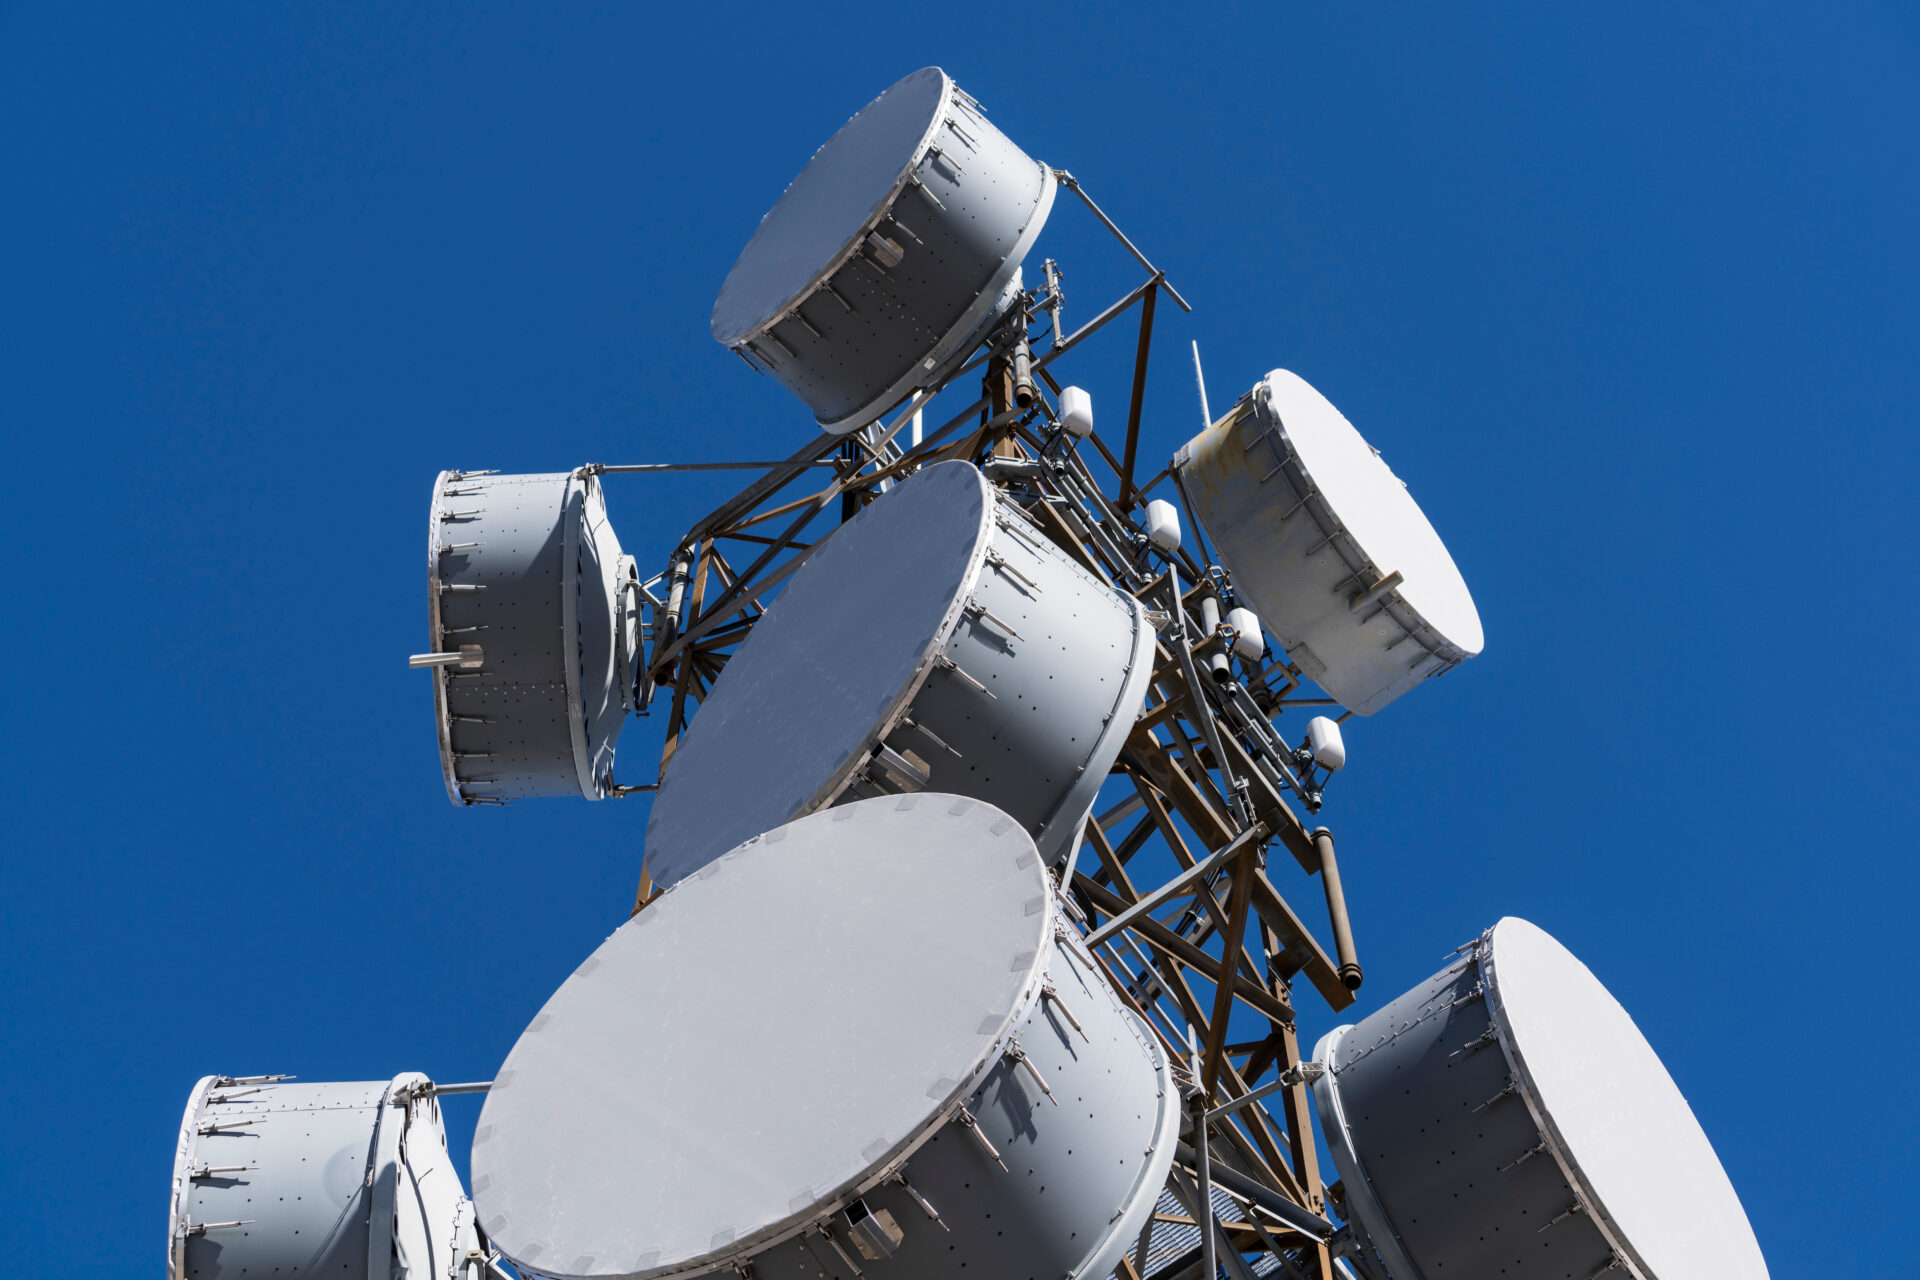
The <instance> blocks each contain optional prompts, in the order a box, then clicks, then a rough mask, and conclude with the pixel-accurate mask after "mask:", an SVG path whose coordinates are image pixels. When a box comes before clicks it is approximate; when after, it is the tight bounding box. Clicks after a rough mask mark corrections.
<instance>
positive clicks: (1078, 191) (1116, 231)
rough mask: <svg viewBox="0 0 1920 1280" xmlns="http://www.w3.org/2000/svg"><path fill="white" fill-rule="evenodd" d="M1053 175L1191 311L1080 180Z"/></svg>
mask: <svg viewBox="0 0 1920 1280" xmlns="http://www.w3.org/2000/svg"><path fill="white" fill-rule="evenodd" d="M1053 176H1054V177H1055V178H1058V179H1059V180H1060V182H1061V184H1062V185H1064V186H1065V187H1066V188H1067V190H1069V191H1071V192H1073V194H1075V195H1077V196H1079V197H1080V200H1081V203H1083V204H1085V205H1086V206H1087V208H1089V209H1091V210H1093V216H1094V217H1096V218H1098V219H1100V222H1101V224H1102V225H1103V226H1105V227H1106V229H1107V230H1109V231H1111V232H1113V238H1114V239H1116V240H1118V241H1119V242H1120V243H1121V244H1123V245H1125V246H1126V247H1127V252H1128V253H1130V254H1132V255H1133V260H1134V261H1135V262H1137V263H1139V264H1140V265H1141V266H1143V267H1145V268H1146V269H1147V271H1148V272H1149V273H1151V274H1153V275H1155V276H1159V277H1160V287H1161V288H1163V289H1165V290H1166V291H1167V294H1168V296H1169V297H1171V298H1172V299H1173V300H1174V301H1175V302H1177V303H1178V304H1180V309H1181V310H1182V311H1185V312H1187V313H1189V314H1191V313H1192V312H1193V308H1192V307H1190V306H1188V305H1187V300H1186V299H1185V298H1183V297H1181V296H1180V291H1179V290H1178V289H1176V288H1174V287H1173V285H1172V284H1170V283H1169V282H1168V281H1167V279H1166V277H1165V276H1164V275H1161V272H1160V268H1158V267H1156V266H1154V265H1153V264H1152V263H1151V262H1148V261H1147V255H1146V254H1144V253H1142V252H1140V250H1138V249H1136V248H1134V246H1133V241H1131V240H1129V239H1127V233H1126V232H1124V231H1122V230H1121V229H1120V228H1119V227H1117V226H1115V225H1114V223H1113V219H1112V218H1109V217H1108V216H1107V215H1106V213H1105V212H1104V211H1103V210H1102V209H1101V208H1100V206H1099V205H1097V204H1095V203H1094V202H1093V197H1092V196H1090V195H1088V194H1087V193H1086V191H1085V190H1084V189H1082V188H1081V186H1080V180H1079V179H1078V178H1076V177H1074V176H1073V175H1072V174H1070V173H1068V172H1067V171H1066V170H1065V169H1055V170H1054V171H1053Z"/></svg>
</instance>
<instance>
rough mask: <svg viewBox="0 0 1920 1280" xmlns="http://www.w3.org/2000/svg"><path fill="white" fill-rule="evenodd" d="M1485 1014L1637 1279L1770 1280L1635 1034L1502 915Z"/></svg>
mask: <svg viewBox="0 0 1920 1280" xmlns="http://www.w3.org/2000/svg"><path fill="white" fill-rule="evenodd" d="M1486 966H1487V975H1488V980H1487V985H1488V1003H1489V1004H1490V1005H1491V1007H1492V1010H1493V1018H1494V1025H1495V1027H1496V1028H1497V1029H1498V1031H1499V1033H1500V1037H1501V1041H1502V1046H1503V1047H1504V1048H1505V1049H1506V1051H1507V1055H1508V1058H1509V1059H1510V1060H1511V1061H1512V1062H1513V1064H1514V1068H1515V1072H1516V1075H1517V1077H1518V1083H1519V1085H1520V1091H1521V1096H1522V1097H1523V1098H1525V1099H1526V1102H1527V1106H1528V1107H1529V1108H1530V1109H1531V1110H1532V1111H1533V1115H1534V1119H1535V1121H1536V1122H1538V1123H1540V1124H1541V1125H1542V1127H1543V1130H1544V1131H1545V1132H1546V1133H1547V1135H1548V1137H1549V1141H1550V1142H1551V1143H1552V1145H1553V1146H1554V1148H1555V1149H1556V1150H1555V1154H1556V1155H1557V1156H1558V1157H1559V1158H1560V1160H1561V1162H1562V1165H1563V1166H1568V1165H1570V1166H1571V1170H1570V1172H1572V1174H1573V1176H1574V1178H1575V1179H1576V1180H1577V1181H1578V1182H1579V1183H1580V1189H1581V1192H1582V1194H1583V1195H1584V1196H1585V1197H1586V1198H1587V1201H1588V1203H1589V1204H1590V1205H1591V1206H1592V1207H1593V1208H1594V1209H1595V1210H1596V1211H1597V1212H1598V1213H1600V1214H1601V1215H1602V1216H1603V1218H1604V1219H1605V1220H1606V1221H1605V1222H1604V1223H1603V1224H1602V1225H1603V1229H1605V1230H1606V1231H1607V1234H1608V1235H1609V1236H1611V1237H1612V1238H1613V1239H1614V1240H1615V1241H1616V1242H1618V1243H1622V1244H1624V1245H1625V1247H1626V1248H1627V1249H1628V1250H1629V1251H1630V1252H1631V1253H1632V1254H1633V1255H1634V1257H1633V1261H1634V1263H1635V1265H1636V1266H1637V1267H1639V1268H1640V1271H1641V1274H1642V1275H1643V1276H1645V1277H1646V1278H1647V1280H1767V1264H1766V1260H1765V1259H1764V1258H1763V1257H1762V1256H1761V1254H1760V1245H1759V1242H1758V1241H1756V1240H1755V1239H1754V1235H1753V1227H1752V1225H1751V1224H1750V1223H1749V1222H1748V1221H1747V1215H1746V1211H1745V1210H1744V1209H1742V1208H1741V1206H1740V1198H1739V1196H1738V1195H1736V1194H1735V1192H1734V1189H1733V1184H1732V1183H1731V1182H1730V1181H1728V1179H1727V1173H1726V1170H1725V1169H1724V1168H1722V1167H1721V1164H1720V1159H1719V1157H1718V1156H1716V1155H1715V1154H1714V1151H1713V1145H1712V1144H1711V1143H1710V1142H1708V1140H1707V1135H1706V1133H1705V1132H1704V1131H1702V1129H1701V1128H1700V1122H1699V1121H1698V1120H1697V1119H1695V1117H1694V1114H1693V1109H1692V1108H1691V1107H1689V1106H1688V1105H1687V1100H1686V1099H1685V1098H1684V1097H1682V1096H1681V1093H1680V1088H1679V1086H1678V1085H1676V1084H1675V1083H1674V1082H1673V1077H1672V1076H1671V1075H1669V1074H1668V1073H1667V1069H1666V1067H1665V1066H1663V1065H1662V1064H1661V1062H1660V1058H1659V1056H1658V1055H1657V1054H1656V1053H1654V1051H1653V1046H1652V1045H1650V1044H1648V1043H1647V1039H1646V1037H1645V1036H1644V1035H1642V1034H1641V1032H1640V1028H1639V1027H1637V1026H1636V1025H1634V1021H1633V1019H1632V1017H1631V1016H1629V1015H1628V1013H1627V1011H1626V1010H1625V1009H1623V1008H1622V1007H1621V1006H1620V1002H1619V1001H1617V1000H1615V999H1614V998H1613V996H1612V994H1611V993H1610V992H1608V990H1607V989H1606V988H1605V987H1604V986H1602V985H1601V983H1600V980H1599V979H1598V978H1596V977H1594V976H1593V973H1592V972H1591V971H1590V970H1589V969H1588V968H1587V966H1586V965H1584V964H1582V963H1581V962H1580V961H1579V959H1578V958H1577V957H1575V956H1574V955H1573V953H1572V952H1570V951H1568V950H1567V949H1566V948H1565V947H1563V946H1561V945H1560V943H1559V942H1558V941H1556V940H1555V939H1554V938H1553V937H1552V936H1551V935H1549V934H1547V933H1546V932H1545V931H1543V930H1542V929H1540V928H1539V927H1538V926H1536V925H1533V924H1530V923H1528V922H1527V921H1525V920H1520V919H1517V918H1515V917H1512V916H1509V917H1507V918H1506V919H1503V920H1501V921H1500V923H1499V924H1497V925H1495V926H1494V928H1493V933H1492V939H1491V942H1490V954H1489V955H1488V957H1487V961H1486Z"/></svg>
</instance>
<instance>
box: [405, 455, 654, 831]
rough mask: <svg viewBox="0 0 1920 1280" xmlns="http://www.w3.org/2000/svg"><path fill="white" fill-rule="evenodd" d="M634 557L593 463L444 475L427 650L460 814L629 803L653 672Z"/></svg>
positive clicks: (437, 498) (444, 760)
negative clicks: (616, 527)
mask: <svg viewBox="0 0 1920 1280" xmlns="http://www.w3.org/2000/svg"><path fill="white" fill-rule="evenodd" d="M641 600H642V595H641V592H640V583H639V574H638V571H637V569H636V568H635V565H634V560H633V557H632V556H629V555H626V554H625V553H624V552H622V551H621V549H620V540H619V539H618V538H617V537H615V536H614V532H613V526H612V525H611V524H610V523H609V522H608V520H607V507H606V501H605V498H604V497H603V495H602V493H601V489H600V482H599V479H598V478H597V477H596V476H595V475H594V474H593V472H592V471H591V469H589V468H581V469H579V470H576V471H564V472H557V473H554V474H550V475H500V474H498V473H496V472H491V471H443V472H441V473H440V475H439V476H438V477H437V478H435V480H434V482H433V500H432V502H431V504H430V507H429V510H428V514H427V619H428V623H427V625H428V642H429V644H430V646H431V648H430V650H429V651H428V652H427V653H422V654H415V655H414V656H413V657H411V658H410V659H409V660H408V661H409V663H410V664H411V665H413V666H415V667H425V668H428V669H429V670H430V671H431V673H432V676H433V706H434V718H435V721H436V723H437V726H438V730H439V740H440V773H441V777H442V779H443V780H444V781H445V783H446V788H447V798H448V799H450V800H452V801H453V802H454V803H455V804H457V805H468V806H471V805H484V804H505V803H507V802H508V801H510V800H517V799H525V798H533V797H539V796H581V797H584V798H585V799H588V800H598V799H601V798H602V797H604V796H607V795H610V794H614V793H615V791H616V786H615V783H614V781H613V755H614V747H615V745H616V744H617V743H618V742H619V739H620V730H621V728H622V726H623V725H624V724H625V722H626V716H627V713H628V712H629V711H632V710H634V709H635V685H636V682H637V681H638V679H639V678H640V676H641V674H642V664H643V661H644V658H643V655H642V653H641V646H640V610H641Z"/></svg>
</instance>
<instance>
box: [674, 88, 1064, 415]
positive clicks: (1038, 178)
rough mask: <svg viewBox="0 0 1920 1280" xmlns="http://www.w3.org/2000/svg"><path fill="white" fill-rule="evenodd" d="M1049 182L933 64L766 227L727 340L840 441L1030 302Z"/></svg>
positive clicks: (800, 180)
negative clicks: (1028, 287)
mask: <svg viewBox="0 0 1920 1280" xmlns="http://www.w3.org/2000/svg"><path fill="white" fill-rule="evenodd" d="M1054 191H1055V180H1054V174H1053V171H1052V170H1051V169H1049V168H1048V167H1047V166H1046V165H1044V164H1041V163H1039V162H1038V161H1036V160H1034V159H1033V158H1032V157H1030V156H1028V155H1027V154H1026V153H1025V152H1024V151H1022V150H1021V149H1020V148H1019V147H1018V146H1016V145H1015V144H1014V143H1013V142H1012V141H1011V140H1010V139H1009V138H1008V137H1007V136H1006V135H1005V134H1003V133H1001V132H1000V130H999V129H997V128H996V127H994V125H993V124H992V123H991V122H990V121H989V120H988V119H987V116H986V113H985V111H984V110H983V109H982V108H981V106H980V104H979V103H978V102H976V101H975V100H974V99H973V98H972V97H971V96H970V95H969V94H968V93H966V91H965V90H963V89H961V88H960V87H959V86H958V85H956V84H954V82H953V80H952V78H951V77H949V76H948V75H947V73H946V72H944V71H942V70H941V69H940V68H938V67H926V68H924V69H922V70H919V71H916V72H914V73H913V74H912V75H910V76H907V77H906V78H905V79H903V80H901V81H899V82H898V83H897V84H895V85H893V86H892V87H891V88H889V89H888V90H887V91H886V92H884V93H882V94H881V95H880V96H879V97H877V98H875V99H874V100H873V101H872V102H870V103H868V104H867V105H866V106H865V107H863V108H862V109H861V110H860V112H859V114H857V115H855V116H854V117H853V119H851V120H849V121H848V122H847V123H846V124H845V125H843V126H842V127H841V129H840V131H839V132H838V133H836V134H834V135H833V137H832V138H830V139H828V141H827V143H826V145H825V146H823V147H821V148H820V150H818V151H817V152H815V153H814V156H813V159H812V160H810V161H808V162H807V166H806V168H804V169H802V170H801V171H800V175H799V176H798V177H796V178H795V179H794V180H793V182H792V183H791V184H790V185H789V186H788V187H787V190H786V192H785V194H783V195H782V196H781V197H780V199H779V201H778V202H777V203H775V205H774V206H773V208H772V209H771V210H769V211H768V212H767V214H766V216H765V217H763V218H762V219H761V220H760V226H759V228H758V229H757V230H756V231H755V232H754V233H753V238H752V239H751V240H749V241H748V242H747V247H746V248H745V249H743V250H742V251H741V253H740V257H739V259H738V260H737V261H736V262H735V263H734V264H733V269H732V271H730V272H728V274H727V279H726V283H725V284H724V285H722V286H721V289H720V296H719V298H718V299H717V300H716V301H715V302H714V304H713V319H712V329H713V336H714V339H715V340H716V341H718V342H719V343H721V344H722V345H723V346H726V347H728V348H729V349H731V350H732V351H734V352H735V353H736V354H738V355H739V356H740V357H741V358H742V359H743V360H745V361H746V362H747V363H748V364H750V365H752V366H753V367H754V368H755V369H758V370H760V371H761V372H763V373H765V374H768V375H769V376H771V377H772V378H773V379H774V380H775V381H776V382H778V383H780V385H782V386H783V387H785V388H786V389H787V390H789V391H791V392H792V393H793V394H794V395H796V396H798V397H799V398H800V400H801V401H802V402H803V403H804V404H805V405H806V406H807V408H809V409H811V410H812V411H813V414H814V417H815V418H816V419H817V420H818V421H819V423H820V425H821V427H823V428H824V429H825V430H827V431H828V432H830V433H832V434H834V435H842V434H845V433H847V432H850V431H854V430H857V429H859V428H861V427H864V426H866V425H867V424H868V423H870V422H872V421H873V420H874V419H875V418H876V417H878V416H879V415H880V414H881V413H883V412H885V411H886V409H887V408H888V407H889V406H890V405H893V404H895V403H897V402H898V401H900V400H901V399H903V398H904V397H906V396H907V395H908V394H909V393H911V392H913V391H914V390H916V389H918V388H921V387H928V386H932V385H934V384H936V383H938V382H939V381H940V380H941V379H942V378H943V377H944V376H945V375H946V374H947V373H948V372H950V371H951V368H952V367H953V366H954V365H957V364H958V363H959V362H960V361H961V360H963V359H964V358H965V357H966V356H967V355H968V354H969V353H970V352H971V351H972V350H973V348H975V347H976V346H978V345H979V344H980V341H981V339H982V338H983V337H984V336H985V335H986V333H987V331H988V330H989V329H990V328H992V327H993V325H994V323H995V322H996V321H998V320H999V319H1000V318H1001V317H1002V316H1004V315H1006V313H1007V312H1008V311H1009V310H1010V309H1011V308H1012V307H1013V306H1014V305H1015V303H1016V302H1017V301H1018V300H1019V299H1020V297H1021V287H1020V264H1021V262H1022V261H1023V260H1024V259H1025V257H1026V255H1027V251H1028V250H1029V249H1030V248H1031V247H1032V246H1033V242H1034V240H1035V239H1036V238H1037V237H1038V236H1039V234H1040V229H1041V228H1042V227H1043V226H1044V225H1045V224H1046V221H1047V214H1048V213H1049V211H1050V210H1051V209H1052V208H1053V197H1054Z"/></svg>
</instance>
